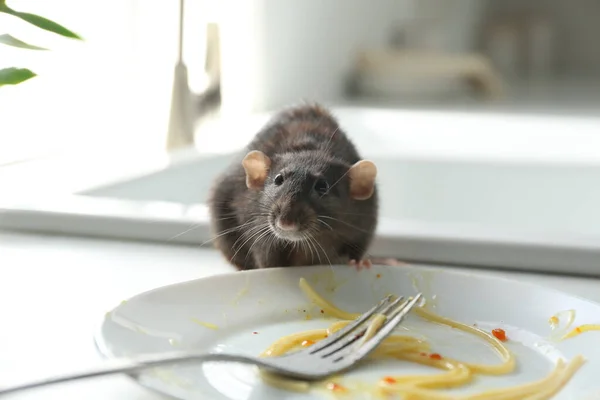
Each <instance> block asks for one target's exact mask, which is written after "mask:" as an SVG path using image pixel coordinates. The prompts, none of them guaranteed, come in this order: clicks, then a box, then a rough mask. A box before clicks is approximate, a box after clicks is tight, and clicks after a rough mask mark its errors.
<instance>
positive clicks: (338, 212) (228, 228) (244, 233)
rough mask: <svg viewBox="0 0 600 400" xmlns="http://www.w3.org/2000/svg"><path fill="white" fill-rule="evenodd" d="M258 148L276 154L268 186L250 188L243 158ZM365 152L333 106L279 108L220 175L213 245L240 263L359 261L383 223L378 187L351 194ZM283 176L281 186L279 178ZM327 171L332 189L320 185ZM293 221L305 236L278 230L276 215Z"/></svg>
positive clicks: (241, 265)
mask: <svg viewBox="0 0 600 400" xmlns="http://www.w3.org/2000/svg"><path fill="white" fill-rule="evenodd" d="M252 150H259V151H262V152H263V153H264V154H266V155H267V156H268V157H269V158H270V159H271V162H272V163H271V167H270V170H269V175H268V177H267V180H266V182H265V185H264V188H263V189H262V190H260V191H257V190H251V189H249V188H248V187H247V186H246V174H245V171H244V168H243V166H242V163H241V160H242V158H243V157H244V156H245V154H246V153H247V152H249V151H252ZM360 159H361V158H360V156H359V154H358V152H357V150H356V148H355V146H354V145H353V144H352V142H351V141H350V140H349V139H348V138H347V136H346V134H345V133H344V132H343V131H342V130H341V129H340V127H339V125H338V123H337V121H336V120H335V118H333V117H332V116H331V115H330V114H329V112H328V111H327V110H326V109H324V108H322V107H320V106H318V105H303V106H299V107H295V108H291V109H288V110H285V111H283V112H281V113H279V114H278V115H276V116H275V117H274V118H273V119H272V120H271V121H270V122H269V123H268V124H267V125H266V126H265V127H264V128H263V129H262V130H261V131H260V132H259V133H258V134H257V135H256V137H255V138H254V140H252V142H251V143H250V144H249V145H248V146H247V147H246V149H245V151H244V152H243V154H241V156H240V158H239V159H238V160H236V161H235V162H234V163H233V164H232V165H231V166H230V167H229V168H228V169H227V171H226V172H225V173H224V174H223V175H222V176H220V177H219V178H218V179H217V180H216V182H215V185H214V187H213V191H212V193H211V196H210V199H209V206H210V211H211V223H212V228H213V232H214V234H215V235H216V238H215V245H216V247H217V248H218V249H219V250H220V251H221V252H222V253H223V254H224V255H225V257H226V258H227V259H228V260H229V261H230V262H231V263H233V264H234V265H235V266H236V267H237V268H238V269H240V270H248V269H255V268H269V267H285V266H299V265H315V264H317V265H321V264H336V263H338V264H339V263H344V264H345V263H348V261H349V260H357V261H358V260H361V259H362V258H363V257H364V255H365V251H366V249H367V247H368V246H369V244H370V242H371V240H372V237H373V233H374V231H375V228H376V225H377V208H378V199H377V189H375V192H374V193H373V195H372V196H371V197H370V198H369V199H367V200H354V199H352V198H351V197H350V193H349V179H348V177H347V173H348V170H349V168H350V167H351V166H352V165H353V164H354V163H356V162H358V161H359V160H360ZM278 174H283V176H284V177H285V179H284V181H283V183H282V184H281V185H280V186H277V185H275V183H274V180H275V177H276V176H277V175H278ZM319 178H324V179H326V180H327V182H328V184H329V190H328V191H327V192H326V194H324V195H323V192H321V193H319V192H317V191H316V190H315V181H316V180H317V179H319ZM279 216H281V218H284V219H286V220H289V221H295V222H296V223H297V224H298V225H299V226H300V227H301V228H302V229H306V230H305V231H304V234H303V237H304V239H303V240H296V241H289V240H286V239H282V238H281V235H279V237H278V236H276V235H275V228H274V227H273V221H274V219H276V218H277V217H279Z"/></svg>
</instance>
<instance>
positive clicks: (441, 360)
mask: <svg viewBox="0 0 600 400" xmlns="http://www.w3.org/2000/svg"><path fill="white" fill-rule="evenodd" d="M300 289H301V290H302V291H303V292H304V293H305V295H306V296H307V297H308V298H309V300H310V301H311V302H313V303H314V304H316V305H318V306H319V307H320V308H321V309H322V310H323V311H324V313H325V314H327V315H329V316H331V317H334V318H338V319H340V321H336V322H334V323H333V324H331V325H330V326H329V328H327V329H315V330H311V331H306V332H299V333H295V334H292V335H289V336H284V337H282V338H280V339H278V340H276V341H275V342H274V343H273V344H271V346H269V347H268V348H267V349H266V350H265V351H264V352H263V353H262V354H261V356H263V357H275V356H280V355H283V354H285V353H287V352H289V351H292V350H294V349H297V348H298V347H299V346H306V344H305V343H310V344H313V343H315V342H318V341H319V340H323V339H324V338H326V337H327V336H328V335H331V334H332V333H333V332H335V331H337V330H339V329H341V328H342V327H344V326H345V325H347V324H348V323H350V322H352V320H354V319H356V318H357V317H358V316H359V314H356V313H349V312H346V311H343V310H340V309H339V308H337V307H336V306H335V305H333V304H331V303H330V302H328V301H327V300H325V299H324V298H323V297H321V296H320V295H319V294H318V293H317V292H315V290H314V289H313V288H312V287H311V286H310V285H309V284H308V282H307V281H306V280H305V279H304V278H302V279H300ZM413 312H414V313H415V314H416V315H418V316H419V317H421V318H423V319H424V320H426V321H429V322H432V323H436V324H441V325H446V326H449V327H451V328H455V329H458V330H461V331H463V332H465V333H469V334H471V335H473V336H475V337H477V338H479V339H481V340H483V341H485V342H486V343H488V344H489V345H491V347H492V348H493V349H494V351H495V352H496V353H497V355H498V356H499V358H500V362H499V363H497V364H491V365H488V364H475V363H467V362H463V361H460V360H454V359H450V358H446V357H444V356H443V355H439V354H436V353H433V354H431V353H429V350H430V347H431V346H430V344H429V343H427V342H426V341H424V340H421V339H418V338H415V337H411V336H403V335H390V336H388V337H387V338H386V339H385V340H384V341H383V342H382V343H381V344H380V345H379V346H378V347H377V348H376V349H375V350H374V351H373V352H372V353H371V354H370V355H369V358H371V359H374V358H383V357H387V358H390V357H392V358H396V359H398V360H403V361H409V362H413V363H418V364H422V365H426V366H430V367H433V368H437V369H439V370H441V371H442V373H440V374H437V375H405V376H385V377H382V378H381V380H380V381H379V382H378V383H377V384H376V385H374V386H373V387H372V388H371V391H372V393H374V394H379V395H382V396H386V395H391V394H399V395H402V396H403V397H402V398H403V399H406V400H547V399H550V398H552V397H553V396H554V395H556V393H558V392H559V391H560V390H561V389H562V388H563V387H564V386H565V385H566V384H567V382H568V381H569V380H570V379H571V378H572V376H573V375H574V374H575V373H576V372H577V370H578V369H579V368H580V367H581V366H582V365H583V364H584V362H585V359H584V358H583V357H582V356H580V355H578V356H576V357H574V358H573V359H572V360H571V361H570V362H565V360H562V359H561V360H559V361H558V362H557V364H556V366H555V368H554V369H553V371H552V372H551V373H550V374H548V375H547V376H546V377H544V378H542V379H540V380H537V381H533V382H529V383H526V384H522V385H518V386H513V387H507V388H500V389H494V390H487V391H484V392H480V393H475V394H469V395H457V394H449V393H447V392H444V389H449V388H459V387H463V386H465V385H467V384H469V383H471V382H472V381H473V380H474V378H476V377H477V375H492V376H502V375H507V374H509V373H511V372H513V371H514V370H515V365H516V360H515V357H514V355H513V354H512V353H511V352H510V350H508V349H507V348H506V347H505V346H504V345H503V344H502V342H501V341H500V340H498V339H496V338H495V337H494V336H493V335H492V334H491V333H488V332H485V331H483V330H481V329H478V328H476V327H473V326H470V325H466V324H463V323H461V322H457V321H454V320H451V319H449V318H445V317H443V316H441V315H438V314H435V313H433V312H432V311H430V310H427V309H425V308H423V307H421V306H416V307H415V308H413ZM384 322H385V317H384V316H383V315H376V316H374V317H372V318H371V321H370V325H369V327H368V329H367V332H365V335H364V338H363V339H362V340H363V341H364V340H368V338H369V337H371V336H372V335H374V334H375V333H376V332H377V330H378V329H379V327H380V326H381V325H382V324H383V323H384ZM579 328H580V329H581V331H584V330H600V325H583V326H581V327H579ZM576 329H577V328H576ZM260 376H261V377H262V379H263V380H264V381H265V382H266V383H268V384H270V385H273V386H276V387H279V388H282V389H287V390H294V391H308V390H310V389H313V388H317V389H322V390H326V391H327V392H329V393H332V394H344V393H346V392H348V388H346V387H344V386H343V385H341V384H340V383H339V382H336V380H338V378H329V379H327V380H325V381H323V382H317V383H309V382H303V381H297V380H289V379H285V378H282V377H279V376H275V375H272V374H269V373H266V372H264V371H261V372H260Z"/></svg>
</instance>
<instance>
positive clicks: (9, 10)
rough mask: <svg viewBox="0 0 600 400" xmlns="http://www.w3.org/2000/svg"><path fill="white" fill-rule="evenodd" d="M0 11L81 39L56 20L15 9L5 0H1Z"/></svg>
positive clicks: (60, 33) (63, 34) (48, 29)
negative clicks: (4, 0)
mask: <svg viewBox="0 0 600 400" xmlns="http://www.w3.org/2000/svg"><path fill="white" fill-rule="evenodd" d="M0 12H3V13H6V14H10V15H13V16H15V17H17V18H21V19H22V20H23V21H26V22H29V23H30V24H32V25H35V26H37V27H38V28H41V29H44V30H47V31H49V32H54V33H56V34H58V35H61V36H65V37H68V38H71V39H79V40H81V36H79V35H78V34H76V33H75V32H72V31H70V30H68V29H67V28H65V27H64V26H62V25H59V24H57V23H56V22H54V21H50V20H49V19H47V18H44V17H41V16H39V15H35V14H30V13H24V12H19V11H15V10H13V9H12V8H10V7H9V6H7V5H6V3H5V2H3V1H0Z"/></svg>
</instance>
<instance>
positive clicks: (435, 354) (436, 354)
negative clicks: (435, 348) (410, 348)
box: [429, 353, 442, 360]
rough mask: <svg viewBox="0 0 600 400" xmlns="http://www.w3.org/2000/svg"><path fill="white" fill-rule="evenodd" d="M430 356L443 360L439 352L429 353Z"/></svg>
mask: <svg viewBox="0 0 600 400" xmlns="http://www.w3.org/2000/svg"><path fill="white" fill-rule="evenodd" d="M429 358H431V359H432V360H441V359H442V356H440V355H439V354H438V353H433V354H430V355H429Z"/></svg>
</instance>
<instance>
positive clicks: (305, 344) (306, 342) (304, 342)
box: [302, 340, 315, 347]
mask: <svg viewBox="0 0 600 400" xmlns="http://www.w3.org/2000/svg"><path fill="white" fill-rule="evenodd" d="M313 344H315V342H314V341H312V340H305V341H303V342H302V346H303V347H308V346H312V345H313Z"/></svg>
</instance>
